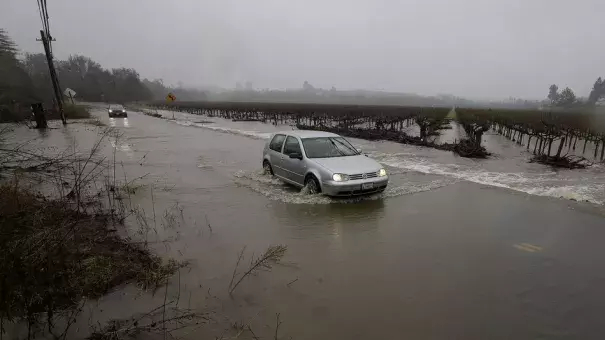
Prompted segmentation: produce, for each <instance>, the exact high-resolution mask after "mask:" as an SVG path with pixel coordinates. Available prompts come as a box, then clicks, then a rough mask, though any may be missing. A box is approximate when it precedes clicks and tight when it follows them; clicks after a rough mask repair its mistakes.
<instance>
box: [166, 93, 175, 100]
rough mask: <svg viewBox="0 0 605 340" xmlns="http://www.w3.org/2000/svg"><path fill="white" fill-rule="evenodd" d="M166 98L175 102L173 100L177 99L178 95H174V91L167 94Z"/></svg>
mask: <svg viewBox="0 0 605 340" xmlns="http://www.w3.org/2000/svg"><path fill="white" fill-rule="evenodd" d="M166 100H167V101H169V102H173V101H175V100H176V96H175V95H173V94H172V93H169V94H168V95H167V96H166Z"/></svg>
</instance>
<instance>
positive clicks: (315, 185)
mask: <svg viewBox="0 0 605 340" xmlns="http://www.w3.org/2000/svg"><path fill="white" fill-rule="evenodd" d="M305 188H307V192H308V193H309V194H311V195H315V194H319V193H320V192H321V187H320V186H319V181H317V178H315V176H313V175H310V176H307V178H306V179H305Z"/></svg>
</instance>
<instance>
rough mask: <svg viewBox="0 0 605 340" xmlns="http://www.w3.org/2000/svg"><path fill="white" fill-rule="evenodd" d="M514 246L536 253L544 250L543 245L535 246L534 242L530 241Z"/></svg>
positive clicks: (514, 245)
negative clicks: (530, 242)
mask: <svg viewBox="0 0 605 340" xmlns="http://www.w3.org/2000/svg"><path fill="white" fill-rule="evenodd" d="M513 247H515V248H517V249H519V250H523V251H527V252H530V253H535V252H537V251H541V250H542V247H538V246H534V245H533V244H529V243H520V244H513Z"/></svg>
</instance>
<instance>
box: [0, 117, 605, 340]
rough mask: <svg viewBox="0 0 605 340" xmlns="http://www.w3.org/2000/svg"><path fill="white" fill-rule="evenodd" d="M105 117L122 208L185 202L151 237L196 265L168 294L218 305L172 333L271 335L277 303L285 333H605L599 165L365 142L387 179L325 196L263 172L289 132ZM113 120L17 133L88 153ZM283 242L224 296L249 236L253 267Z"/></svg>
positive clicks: (507, 150)
mask: <svg viewBox="0 0 605 340" xmlns="http://www.w3.org/2000/svg"><path fill="white" fill-rule="evenodd" d="M95 114H97V115H99V117H100V119H101V120H102V121H104V122H105V123H106V124H108V125H109V126H113V127H115V128H116V129H117V130H119V131H120V132H121V133H122V137H120V138H118V139H117V140H116V139H115V138H108V139H107V143H106V144H105V146H104V149H103V152H104V153H105V155H107V156H108V157H113V150H114V147H115V150H116V160H117V163H118V164H120V166H119V167H118V170H117V172H118V175H117V177H118V178H120V177H121V176H125V177H127V178H128V179H134V178H137V177H141V178H140V179H138V180H137V181H136V183H138V184H141V185H142V186H141V188H139V189H138V190H137V192H136V193H135V194H134V195H133V196H132V198H131V202H130V203H128V204H134V205H139V206H141V207H143V209H144V210H145V212H146V213H147V215H150V214H152V211H153V210H155V211H156V215H157V220H158V221H156V222H157V223H158V224H159V225H161V224H162V214H163V212H164V211H166V210H167V209H170V208H171V207H174V206H175V205H176V204H178V207H180V209H182V213H181V212H180V210H179V213H178V221H179V222H178V226H176V227H172V228H162V227H159V228H158V230H157V235H156V234H155V233H153V235H152V236H151V237H152V239H153V240H155V241H162V240H165V241H166V242H159V243H154V244H153V248H154V250H155V251H157V252H158V253H160V254H161V255H162V256H165V257H166V258H168V257H172V258H176V259H179V260H188V261H190V265H189V267H188V268H185V269H183V270H182V271H181V272H180V274H179V275H177V276H175V277H174V278H173V280H172V281H171V285H170V286H169V289H168V291H167V296H168V299H169V300H172V299H177V298H178V301H179V306H181V307H183V308H191V309H194V310H196V311H200V312H211V313H213V318H214V320H215V322H213V323H211V324H209V325H203V326H197V327H190V328H185V329H182V330H180V331H178V333H176V335H179V336H182V337H183V338H185V339H201V338H204V339H206V338H207V339H214V338H216V337H219V336H221V335H223V336H224V338H225V339H227V338H231V337H233V336H234V335H235V334H237V331H235V330H232V329H229V327H230V325H231V324H233V323H234V322H239V323H242V322H243V323H245V324H249V325H250V326H251V328H252V329H253V330H254V332H255V333H256V335H257V336H259V337H260V338H264V339H267V338H273V336H274V332H275V323H276V313H279V314H280V320H281V321H282V322H283V323H282V324H281V325H280V327H279V334H278V336H279V338H280V339H289V338H290V337H292V339H296V340H300V339H304V340H306V339H309V340H310V339H313V340H316V339H465V340H466V339H601V338H602V337H603V336H602V334H603V333H604V332H605V323H604V322H602V319H603V317H602V310H603V308H604V307H605V290H603V286H604V284H605V271H604V269H603V268H605V247H603V246H602V244H603V240H605V213H604V210H603V207H602V205H601V204H602V201H603V198H604V197H605V193H603V192H601V191H602V190H605V186H603V185H604V183H605V175H603V169H602V168H600V167H597V168H596V169H591V170H587V171H585V172H575V173H572V172H560V171H553V170H550V169H547V168H545V167H541V166H537V165H528V164H526V163H525V162H522V159H524V158H523V157H522V150H516V149H514V148H515V147H514V146H510V145H508V144H506V143H507V142H506V141H504V140H499V139H498V138H499V136H491V137H489V138H491V139H490V141H489V143H491V144H490V145H492V146H497V150H499V155H500V156H498V157H495V159H492V160H488V161H485V162H483V163H481V162H477V161H470V160H461V159H458V158H456V157H454V156H452V155H451V154H449V153H445V152H441V151H435V150H426V149H422V148H415V147H409V146H403V145H397V144H393V143H381V142H367V141H360V140H354V141H353V142H354V144H356V145H358V146H361V148H362V149H364V151H366V152H368V153H369V154H370V155H371V156H373V157H375V158H376V159H377V160H378V161H380V162H381V163H383V164H384V165H385V166H386V168H387V169H388V171H389V172H390V175H391V177H390V178H391V182H390V184H389V188H388V190H387V191H386V192H385V193H384V194H382V195H377V196H370V197H363V198H354V199H330V198H327V197H323V196H311V195H306V194H304V193H301V192H300V191H299V190H297V189H295V188H292V187H289V186H287V185H284V184H282V183H280V182H279V181H277V180H275V179H272V178H270V177H268V176H265V175H262V173H261V166H260V165H261V150H262V147H263V144H264V143H265V140H264V138H266V136H267V133H268V132H271V131H274V130H277V129H281V128H284V127H273V126H271V125H267V124H262V123H233V122H225V121H220V120H217V119H211V121H213V123H207V122H204V123H196V121H202V120H208V119H207V118H203V117H195V116H193V117H190V116H188V115H183V114H176V115H175V118H176V120H175V121H168V120H162V119H157V118H152V117H149V116H145V115H143V114H140V113H136V112H130V113H129V117H128V118H127V119H110V118H108V117H106V115H105V114H104V113H103V112H102V110H98V111H97V112H96V113H95ZM170 116H171V114H170ZM202 118H203V119H202ZM101 129H102V128H99V127H95V126H91V125H86V124H82V123H75V124H71V125H69V126H68V128H66V129H63V128H61V127H59V126H57V129H49V130H48V131H46V132H45V133H43V134H39V132H37V131H34V130H27V129H24V128H17V129H16V130H15V131H14V132H13V135H12V137H11V139H12V141H23V140H30V143H29V145H30V147H35V148H47V149H48V150H49V151H53V150H54V151H56V150H62V149H64V148H66V147H69V146H72V145H73V144H74V140H76V141H77V146H78V148H80V149H86V148H89V147H90V146H91V145H92V144H93V143H94V141H95V139H96V138H98V132H99V131H100V130H101ZM488 149H489V147H488ZM492 150H493V148H492ZM122 164H123V167H122ZM152 197H153V199H152ZM559 197H562V198H559ZM570 199H574V200H578V201H583V200H587V201H588V202H575V201H572V200H570ZM128 222H129V223H128V224H127V230H126V231H125V232H127V233H128V234H129V235H131V236H132V237H135V238H136V237H138V235H137V234H136V230H137V227H136V223H134V219H133V218H130V219H129V221H128ZM208 224H210V226H211V228H210V227H208ZM272 244H283V245H285V246H287V247H288V250H287V252H286V255H285V257H284V259H283V263H282V264H280V265H277V266H275V267H274V268H273V270H272V271H271V272H262V273H260V274H259V275H256V276H253V277H250V278H248V279H246V280H245V281H243V283H242V284H241V285H240V286H239V287H238V288H237V290H236V291H235V293H234V295H233V296H232V297H229V294H228V293H227V289H228V285H229V282H230V280H231V276H232V273H233V269H234V266H235V263H236V260H237V257H238V252H239V251H240V250H241V249H242V248H243V247H246V251H245V254H246V257H245V260H244V261H243V263H244V264H247V263H248V262H249V261H250V257H251V256H252V254H257V255H258V254H259V253H262V252H263V251H264V249H266V248H267V246H269V245H272ZM163 299H164V292H163V289H162V290H161V291H159V292H156V293H155V295H152V294H150V293H140V292H138V291H137V290H136V289H134V288H133V287H124V288H122V289H119V290H117V291H115V292H114V293H112V294H110V295H108V296H106V297H104V298H103V299H101V300H99V301H97V302H95V303H91V304H89V305H87V308H85V311H86V312H85V313H84V314H86V316H85V317H84V316H83V319H82V320H80V321H79V326H78V327H79V329H78V331H77V332H78V333H79V334H86V332H87V327H86V325H87V324H90V320H95V322H97V321H98V322H99V323H101V324H102V323H104V322H105V321H107V320H109V319H114V318H124V317H129V316H130V315H132V314H133V313H139V312H145V311H148V310H150V309H151V308H154V307H156V306H157V305H158V304H161V302H162V300H163ZM240 338H244V339H250V338H252V336H251V334H249V333H248V332H244V333H243V334H241V335H240Z"/></svg>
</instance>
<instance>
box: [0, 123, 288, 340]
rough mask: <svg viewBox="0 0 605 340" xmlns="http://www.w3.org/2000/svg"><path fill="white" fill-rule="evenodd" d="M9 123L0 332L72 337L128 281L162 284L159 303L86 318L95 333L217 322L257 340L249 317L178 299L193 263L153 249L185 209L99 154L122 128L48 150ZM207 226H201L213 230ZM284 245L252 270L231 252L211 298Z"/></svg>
mask: <svg viewBox="0 0 605 340" xmlns="http://www.w3.org/2000/svg"><path fill="white" fill-rule="evenodd" d="M12 127H14V125H2V126H1V127H0V247H1V248H0V249H2V252H0V338H4V337H5V336H6V337H8V338H11V339H28V340H29V339H46V338H53V339H70V338H73V334H74V331H75V330H74V327H75V325H76V324H77V320H78V318H79V317H80V316H81V314H82V312H83V310H84V306H86V305H90V302H92V301H95V300H96V299H98V298H100V297H102V296H104V295H105V294H108V293H110V292H112V291H115V290H119V289H120V287H122V286H124V285H134V286H136V287H137V288H138V289H141V290H142V291H149V292H150V293H154V294H157V293H158V292H159V294H162V295H163V302H162V303H161V304H160V305H158V306H157V307H154V308H152V309H150V310H148V311H147V312H144V313H137V314H133V315H132V316H131V317H129V318H125V319H113V320H110V321H109V322H104V323H103V324H99V323H96V322H95V321H94V320H92V321H91V320H89V321H88V325H89V327H90V329H89V333H88V336H87V337H88V338H89V339H98V340H101V339H113V340H116V339H135V338H141V337H142V338H146V337H149V336H159V337H166V338H167V337H172V336H173V334H177V333H178V332H179V331H182V330H184V329H189V328H194V327H209V328H211V329H215V328H216V332H218V334H217V337H218V336H227V335H228V334H232V335H233V336H236V335H237V336H239V335H242V334H244V333H245V334H247V335H249V336H250V337H249V338H256V333H255V332H254V331H253V327H252V325H250V323H249V322H245V321H233V320H232V319H231V318H230V317H229V316H226V315H222V314H220V310H216V309H214V308H208V309H206V308H204V309H201V310H194V309H189V308H184V307H182V305H183V304H182V301H180V300H181V297H180V296H181V293H180V289H181V287H180V282H181V278H180V276H181V268H184V267H187V266H188V265H189V264H188V262H187V261H176V260H173V259H164V258H161V257H159V256H158V255H156V254H155V253H154V251H153V250H152V249H153V248H152V247H153V246H154V245H157V244H164V245H165V246H168V243H169V242H172V241H174V239H173V238H171V237H167V238H165V239H158V235H160V234H162V235H164V234H166V233H170V232H175V233H176V234H178V232H176V231H178V228H179V227H180V224H181V223H183V222H184V216H183V214H184V212H183V208H182V207H181V206H180V205H179V204H178V202H176V203H174V204H173V205H172V206H170V207H168V208H166V209H165V210H164V211H157V212H156V206H155V201H154V193H153V185H146V184H144V183H142V182H141V180H142V179H143V178H144V176H142V177H139V178H135V179H130V180H128V179H127V177H126V174H125V173H124V174H123V179H122V178H121V177H122V176H121V175H118V174H117V171H118V170H119V168H118V167H119V166H120V165H119V163H117V162H116V160H115V153H114V154H113V155H104V154H103V153H102V152H101V150H102V149H103V147H104V145H106V142H107V140H108V139H112V140H113V141H114V142H115V143H114V144H116V145H117V144H119V142H118V141H119V140H120V138H122V137H121V136H120V134H119V133H118V132H117V131H116V130H114V129H111V128H104V127H99V129H98V131H97V133H98V136H99V137H98V140H97V141H96V142H95V143H94V145H93V146H92V147H91V149H90V150H89V151H86V152H82V151H80V150H76V148H75V147H74V148H69V149H67V150H64V151H57V152H55V153H54V154H47V153H44V152H40V151H37V150H32V149H27V148H25V147H24V145H23V144H15V143H11V142H10V141H8V140H6V136H7V134H8V132H9V131H10V129H11V128H12ZM113 151H114V152H115V151H116V146H114V149H113ZM122 170H123V169H122ZM134 195H137V196H138V197H139V198H140V197H141V196H144V195H150V196H151V202H152V206H153V208H152V211H153V214H152V215H151V216H150V215H149V213H150V212H149V211H148V212H146V211H145V210H144V209H143V208H142V207H140V206H139V205H137V204H135V203H134V202H133V199H132V197H133V196H134ZM206 224H207V226H203V227H202V228H204V229H206V228H207V229H208V230H209V232H210V234H212V233H213V228H212V226H211V225H210V223H209V222H208V220H206ZM286 249H287V248H286V247H285V246H281V245H275V246H269V247H268V248H267V250H266V251H265V252H263V253H262V254H261V255H260V256H258V257H255V256H253V255H252V256H250V265H249V266H248V267H246V268H242V267H241V266H240V262H241V261H242V259H243V258H244V257H245V253H244V250H245V248H244V250H242V252H241V253H239V254H234V261H235V259H236V258H237V265H235V269H234V272H233V277H232V278H231V279H232V280H231V283H230V284H229V286H228V287H225V288H226V290H225V294H224V295H223V296H222V297H221V296H215V297H214V299H217V300H218V299H237V296H236V295H235V294H234V293H235V290H236V288H238V287H241V286H242V284H243V283H244V282H245V281H246V279H249V278H250V277H252V276H255V275H258V274H260V273H261V272H263V271H268V270H270V269H271V268H272V267H273V266H274V265H276V264H278V263H279V262H280V261H281V259H282V258H283V256H284V255H285V253H286ZM236 255H238V256H237V257H236ZM169 286H170V287H172V289H178V295H177V297H169V295H168V287H169ZM175 286H176V287H175ZM227 293H228V294H227ZM179 302H181V305H179ZM282 322H283V321H282V320H281V319H280V320H279V323H276V327H279V324H281V323H282ZM210 325H212V326H210ZM217 325H218V326H217ZM261 332H262V330H261ZM277 332H278V329H276V330H275V334H277ZM219 334H220V335H219ZM238 334H239V335H238ZM252 334H254V335H252Z"/></svg>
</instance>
